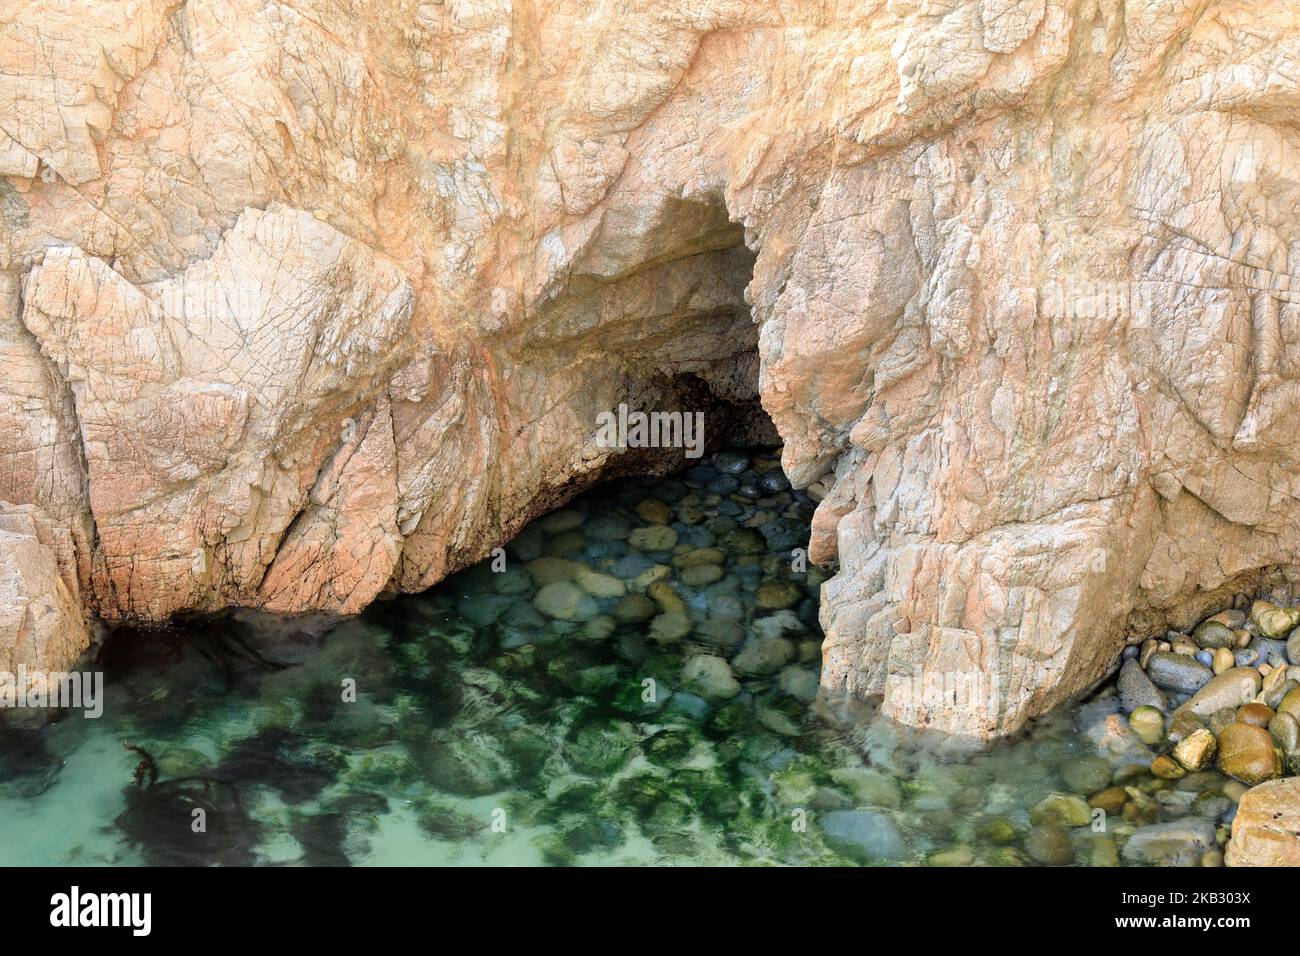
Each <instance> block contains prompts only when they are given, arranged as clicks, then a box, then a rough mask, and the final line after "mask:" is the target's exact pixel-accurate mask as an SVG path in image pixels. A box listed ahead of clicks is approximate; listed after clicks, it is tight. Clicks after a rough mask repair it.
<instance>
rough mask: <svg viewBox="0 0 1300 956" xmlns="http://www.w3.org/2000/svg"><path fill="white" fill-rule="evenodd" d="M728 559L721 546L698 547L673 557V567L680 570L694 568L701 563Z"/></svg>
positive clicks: (715, 562)
mask: <svg viewBox="0 0 1300 956" xmlns="http://www.w3.org/2000/svg"><path fill="white" fill-rule="evenodd" d="M726 560H727V556H726V554H725V553H724V552H723V551H722V549H721V548H696V549H695V550H694V551H687V552H686V553H685V554H679V555H677V556H676V557H674V558H673V567H675V568H678V569H680V570H685V569H686V568H693V567H696V566H697V565H701V564H722V563H723V562H724V561H726Z"/></svg>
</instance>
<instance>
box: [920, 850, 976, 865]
mask: <svg viewBox="0 0 1300 956" xmlns="http://www.w3.org/2000/svg"><path fill="white" fill-rule="evenodd" d="M974 862H975V851H974V850H972V849H971V848H970V847H968V846H955V847H953V848H952V849H950V850H940V851H939V852H938V853H932V854H930V856H929V858H927V859H926V863H928V864H929V865H930V866H946V867H951V866H970V865H972V864H973V863H974Z"/></svg>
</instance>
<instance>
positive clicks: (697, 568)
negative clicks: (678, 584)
mask: <svg viewBox="0 0 1300 956" xmlns="http://www.w3.org/2000/svg"><path fill="white" fill-rule="evenodd" d="M724 574H726V571H724V570H723V569H722V566H721V565H718V564H696V565H692V566H691V567H689V568H685V569H683V570H682V572H681V575H680V577H681V581H682V584H685V585H686V586H687V587H691V588H702V587H704V586H705V585H706V584H712V583H713V582H715V581H720V580H722V577H723V575H724Z"/></svg>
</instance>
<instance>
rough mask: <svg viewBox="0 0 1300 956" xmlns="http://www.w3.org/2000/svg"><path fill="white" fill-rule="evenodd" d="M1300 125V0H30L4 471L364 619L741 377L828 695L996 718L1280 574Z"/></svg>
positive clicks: (7, 491)
mask: <svg viewBox="0 0 1300 956" xmlns="http://www.w3.org/2000/svg"><path fill="white" fill-rule="evenodd" d="M1298 106H1300V9H1297V7H1296V6H1295V4H1294V3H1292V2H1290V0H1249V2H1247V0H1240V2H1212V0H1193V2H1186V3H1170V2H1163V0H1160V2H1157V0H1146V2H1132V0H1129V2H1122V0H1089V2H1087V3H1082V4H1079V3H1073V2H1070V3H1067V2H1064V0H1027V2H1026V0H996V2H995V0H979V2H976V0H953V2H950V3H944V4H932V3H923V2H913V0H865V2H860V3H853V4H836V3H831V4H827V3H821V2H815V3H814V2H810V0H767V2H763V0H758V2H755V0H689V2H687V0H632V2H628V3H624V4H619V5H618V6H617V7H610V8H601V9H600V10H599V11H596V12H593V11H592V9H591V7H590V5H589V4H585V3H580V2H577V0H558V2H551V0H548V2H545V3H542V2H538V0H446V2H428V3H415V2H409V0H378V2H376V0H367V2H364V3H363V2H361V0H300V2H297V3H294V4H292V5H290V4H286V3H278V2H263V0H257V2H253V0H125V2H107V0H17V2H13V3H9V4H7V5H6V8H5V10H4V11H3V12H0V351H2V352H3V357H4V362H5V366H4V367H5V369H6V373H7V374H6V376H5V379H4V381H3V382H2V383H0V424H3V425H4V426H5V427H3V428H0V500H3V501H5V502H8V503H9V504H10V505H12V506H18V507H23V506H27V507H32V508H35V509H37V512H38V513H39V514H41V515H43V516H44V518H43V520H44V521H46V522H47V525H46V527H47V530H48V532H49V534H50V535H57V540H58V541H59V542H63V543H64V544H65V545H66V546H61V548H56V549H53V550H52V551H51V553H53V554H54V555H55V557H56V558H57V560H58V561H59V562H60V563H59V568H60V575H58V577H59V578H60V579H61V580H64V581H65V582H68V584H69V585H71V584H76V585H77V588H78V591H77V593H79V594H80V595H81V600H82V602H83V604H84V608H85V610H86V611H87V612H89V613H90V614H93V615H98V616H100V617H102V618H105V619H108V620H119V619H136V620H145V621H156V620H161V619H164V618H166V617H167V616H168V615H171V614H173V613H175V612H177V611H181V610H187V609H197V610H214V609H217V608H221V607H226V606H230V605H260V606H266V607H270V608H273V609H277V610H284V611H291V610H304V609H326V610H337V611H354V610H356V609H358V608H360V607H362V606H364V605H365V604H366V603H367V602H368V601H370V600H372V599H373V598H374V597H375V596H376V595H378V594H379V593H381V592H382V591H384V590H385V589H387V590H414V589H419V588H423V587H426V586H428V585H429V584H431V583H433V582H435V581H437V580H438V579H439V578H441V577H442V576H444V575H445V574H446V573H448V572H449V571H450V570H453V569H455V568H457V567H460V566H463V565H465V564H467V563H469V562H471V561H473V560H475V559H477V558H479V557H480V556H482V555H483V554H485V553H486V551H487V550H488V549H489V548H491V547H492V546H494V545H496V544H498V543H500V542H501V541H502V540H503V539H504V538H506V537H508V536H509V535H510V534H512V533H513V532H514V531H515V530H516V529H517V528H519V527H520V526H521V525H522V524H523V523H524V522H525V521H527V520H529V519H530V518H531V517H533V516H535V515H537V514H539V513H541V512H542V511H544V510H547V509H548V508H550V507H552V506H554V505H555V504H556V503H557V502H559V501H561V500H563V499H564V498H565V497H567V496H568V495H571V494H573V493H575V492H576V491H578V490H581V488H583V487H585V486H586V485H588V484H590V483H591V482H593V481H595V480H598V479H599V478H600V477H601V476H602V475H604V474H609V473H610V472H611V471H612V470H617V469H619V468H631V467H633V466H636V467H645V466H646V465H647V464H648V462H647V461H646V460H641V461H637V462H633V461H631V460H630V459H631V458H632V457H633V456H632V455H630V454H624V453H621V452H619V451H618V450H611V449H607V448H602V447H599V446H598V445H597V443H596V440H595V435H596V429H597V421H596V415H597V413H598V412H599V411H603V410H608V409H612V408H614V407H615V406H616V405H617V404H618V403H619V402H622V401H626V402H628V403H629V404H631V405H633V406H634V407H641V408H657V409H673V408H706V409H707V410H708V411H709V413H710V416H711V417H710V419H709V427H710V428H711V429H712V430H713V431H714V432H715V434H716V433H719V432H721V431H722V430H724V429H725V428H726V427H730V422H731V421H732V420H731V419H728V418H727V417H726V416H727V415H729V414H731V412H730V411H729V410H730V409H732V407H733V406H732V405H730V404H728V403H743V402H745V401H746V400H748V399H750V398H752V397H753V395H754V392H755V388H756V387H757V390H758V392H759V393H760V394H761V399H762V403H763V407H764V408H765V409H766V411H767V412H768V414H769V415H770V416H771V419H772V421H773V423H774V424H775V426H776V428H777V429H778V430H779V432H780V433H781V437H782V438H783V440H784V444H785V453H784V455H785V457H784V465H785V469H786V471H787V473H788V474H789V476H790V477H791V479H792V480H793V481H794V483H795V484H796V485H798V486H804V485H807V484H809V483H811V482H814V481H818V480H821V481H823V482H825V483H826V484H827V485H828V486H829V487H830V492H829V494H828V495H827V496H826V498H825V500H824V501H823V502H822V504H821V506H820V509H819V512H818V516H817V519H816V521H815V526H814V533H813V539H812V542H811V549H812V552H813V557H814V558H815V559H817V560H819V561H831V560H835V561H837V562H838V573H837V574H836V576H835V577H834V578H833V579H832V580H831V581H830V582H829V583H828V584H827V585H826V587H825V588H824V589H823V592H822V593H823V610H822V614H823V621H824V624H825V626H826V630H827V635H828V637H827V645H826V651H825V666H824V668H823V678H822V679H823V683H824V685H825V686H826V687H827V688H828V689H830V690H838V691H848V692H851V693H854V694H864V695H865V694H883V695H884V705H885V709H886V712H887V713H890V714H892V715H893V716H895V717H897V718H899V719H900V720H903V721H906V722H909V723H918V724H929V725H933V726H937V727H941V728H944V729H947V730H953V731H960V732H964V733H971V734H976V735H980V736H988V735H994V734H998V733H1004V732H1007V731H1010V730H1012V729H1014V728H1015V727H1017V726H1019V725H1020V724H1021V723H1023V721H1024V720H1025V719H1026V718H1027V717H1029V716H1031V715H1033V714H1035V713H1040V712H1042V711H1045V710H1047V709H1048V708H1050V707H1051V706H1053V705H1054V704H1056V703H1058V702H1060V701H1061V700H1063V699H1064V698H1066V697H1067V696H1069V695H1070V694H1072V693H1074V692H1076V691H1078V690H1081V689H1083V688H1085V687H1087V686H1088V685H1090V684H1091V683H1093V682H1095V681H1096V680H1097V679H1099V678H1100V677H1101V676H1103V675H1104V674H1105V673H1107V672H1108V671H1109V670H1110V669H1111V668H1112V667H1113V666H1114V664H1115V661H1116V659H1117V655H1118V652H1119V649H1120V647H1121V646H1122V644H1123V642H1124V640H1125V637H1126V635H1127V633H1129V632H1130V631H1134V630H1145V629H1152V628H1155V627H1158V626H1161V625H1164V624H1166V623H1172V624H1180V623H1183V624H1185V623H1189V622H1190V621H1192V620H1194V619H1196V617H1197V616H1198V615H1199V614H1200V613H1201V612H1202V611H1204V610H1206V609H1207V608H1210V607H1211V605H1212V604H1214V602H1216V601H1218V600H1219V599H1220V598H1221V596H1222V595H1223V594H1224V593H1226V592H1227V590H1228V589H1229V588H1231V587H1234V586H1240V585H1241V584H1242V582H1246V581H1248V582H1257V581H1259V580H1263V578H1262V577H1261V575H1262V574H1263V573H1264V572H1266V571H1267V572H1268V573H1269V574H1271V575H1273V576H1274V578H1272V579H1270V580H1278V581H1281V582H1282V583H1286V582H1287V581H1289V580H1291V577H1288V576H1289V575H1291V576H1293V575H1294V574H1295V569H1294V568H1292V567H1291V562H1292V561H1293V560H1294V555H1295V554H1296V551H1297V548H1298V547H1300V469H1298V468H1297V461H1296V456H1297V451H1296V447H1295V443H1294V441H1293V436H1294V435H1295V433H1296V429H1297V426H1300V307H1298V304H1297V299H1296V293H1295V292H1293V291H1292V290H1291V288H1290V286H1291V284H1292V279H1291V276H1292V275H1293V273H1294V272H1295V270H1296V266H1297V263H1296V261H1295V260H1296V258H1297V257H1298V256H1300V234H1298V233H1297V231H1296V229H1297V227H1296V222H1297V220H1296V218H1295V215H1294V210H1295V208H1296V203H1297V201H1300V131H1297V128H1296V125H1295V123H1294V116H1295V110H1296V108H1297V107H1298ZM651 457H654V456H651ZM669 463H670V462H669V461H668V459H667V457H666V456H658V457H657V458H655V460H654V461H653V464H654V465H655V466H656V467H666V466H667V465H668V464H669ZM49 540H56V539H55V538H54V537H51V538H49ZM16 547H18V546H17V545H16V544H15V545H10V544H7V543H0V548H2V549H8V550H5V553H4V555H3V560H5V561H7V562H9V566H14V561H15V560H17V559H16V558H15V557H14V555H15V554H17V552H16V551H15V550H13V549H14V548H16ZM42 560H44V559H42ZM23 573H24V574H37V575H38V576H40V575H39V574H38V572H37V571H36V570H34V569H32V568H27V567H26V566H25V565H24V570H23ZM45 577H48V575H46V576H45ZM17 593H26V592H21V591H20V592H17ZM69 593H73V592H72V589H71V588H69ZM6 600H10V599H8V598H6ZM14 600H17V599H14ZM11 606H13V607H17V606H18V605H17V604H13V605H11ZM83 626H84V625H83ZM70 633H73V632H70ZM82 633H84V632H82ZM935 688H938V689H939V692H938V693H935V692H934V690H935Z"/></svg>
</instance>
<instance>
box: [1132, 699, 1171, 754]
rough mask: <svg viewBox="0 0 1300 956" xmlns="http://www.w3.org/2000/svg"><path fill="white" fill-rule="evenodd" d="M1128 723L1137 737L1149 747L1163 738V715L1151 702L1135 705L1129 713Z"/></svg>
mask: <svg viewBox="0 0 1300 956" xmlns="http://www.w3.org/2000/svg"><path fill="white" fill-rule="evenodd" d="M1128 723H1129V726H1130V727H1131V728H1132V729H1133V733H1135V734H1137V736H1138V739H1139V740H1141V741H1142V743H1144V744H1146V745H1147V746H1149V747H1154V746H1155V745H1156V744H1158V743H1160V741H1161V740H1162V739H1163V738H1164V735H1165V715H1164V714H1163V713H1161V712H1160V710H1159V709H1158V708H1156V707H1155V706H1153V705H1151V704H1143V705H1142V706H1140V707H1137V708H1136V709H1135V710H1134V711H1133V713H1131V714H1129V717H1128Z"/></svg>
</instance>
